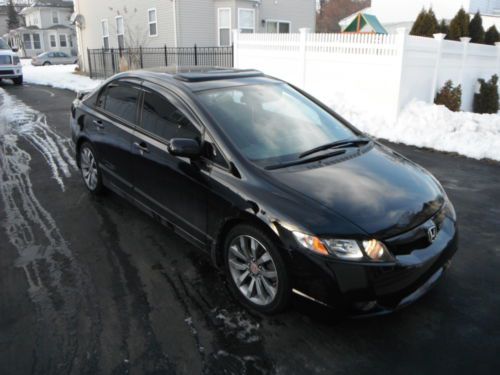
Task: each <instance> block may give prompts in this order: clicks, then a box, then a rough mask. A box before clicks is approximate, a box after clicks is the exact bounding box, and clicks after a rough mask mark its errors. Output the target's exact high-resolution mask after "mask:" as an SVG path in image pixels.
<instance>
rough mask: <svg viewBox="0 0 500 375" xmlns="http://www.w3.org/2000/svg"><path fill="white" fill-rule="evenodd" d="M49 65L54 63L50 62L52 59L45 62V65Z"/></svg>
mask: <svg viewBox="0 0 500 375" xmlns="http://www.w3.org/2000/svg"><path fill="white" fill-rule="evenodd" d="M47 65H52V64H51V63H50V61H45V62H44V63H43V66H47Z"/></svg>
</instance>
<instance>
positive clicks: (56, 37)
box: [9, 0, 77, 57]
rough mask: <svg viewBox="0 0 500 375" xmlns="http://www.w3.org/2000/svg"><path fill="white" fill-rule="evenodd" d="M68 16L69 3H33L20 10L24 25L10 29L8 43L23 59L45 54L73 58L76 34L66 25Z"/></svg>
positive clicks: (65, 0)
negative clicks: (64, 55) (64, 54)
mask: <svg viewBox="0 0 500 375" xmlns="http://www.w3.org/2000/svg"><path fill="white" fill-rule="evenodd" d="M72 13H73V2H72V1H71V0H35V1H34V2H33V3H32V4H31V5H30V6H28V7H25V8H24V9H23V10H22V11H21V16H22V17H23V18H24V20H25V25H26V26H23V27H20V28H18V29H16V30H11V31H10V32H9V41H10V43H11V45H13V46H15V47H17V48H19V54H20V55H21V56H24V57H33V56H36V55H38V54H40V53H42V52H47V51H60V52H65V53H67V54H70V55H76V53H77V46H76V32H75V27H74V25H73V24H72V23H71V22H70V18H71V14H72Z"/></svg>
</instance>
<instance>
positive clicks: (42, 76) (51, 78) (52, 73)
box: [23, 60, 102, 91]
mask: <svg viewBox="0 0 500 375" xmlns="http://www.w3.org/2000/svg"><path fill="white" fill-rule="evenodd" d="M76 67H77V65H49V66H33V65H31V61H30V60H23V76H24V82H26V83H32V84H35V85H45V86H52V87H55V88H58V89H68V90H73V91H88V90H93V89H95V88H96V87H97V86H98V85H99V84H100V83H101V82H102V81H100V80H95V79H90V78H89V77H87V76H84V75H79V74H75V68H76Z"/></svg>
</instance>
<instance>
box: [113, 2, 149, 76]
mask: <svg viewBox="0 0 500 375" xmlns="http://www.w3.org/2000/svg"><path fill="white" fill-rule="evenodd" d="M137 13H138V12H137V8H134V9H133V10H132V11H129V10H128V8H127V6H124V7H123V9H121V10H118V11H117V12H116V15H117V16H122V17H123V23H124V30H123V31H124V40H123V42H124V43H123V44H124V48H125V51H124V53H122V56H121V58H120V71H122V72H123V71H126V70H129V69H138V68H140V66H141V49H142V48H144V47H147V45H148V43H149V38H148V31H147V29H146V28H144V27H140V26H138V25H142V24H143V22H134V21H135V19H136V18H137V17H138V14H137ZM131 25H135V26H131ZM114 29H115V32H116V25H114Z"/></svg>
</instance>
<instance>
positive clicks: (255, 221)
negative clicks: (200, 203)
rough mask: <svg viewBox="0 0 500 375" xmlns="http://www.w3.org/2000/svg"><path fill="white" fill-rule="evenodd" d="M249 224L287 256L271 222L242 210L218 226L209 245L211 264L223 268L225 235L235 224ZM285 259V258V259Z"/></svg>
mask: <svg viewBox="0 0 500 375" xmlns="http://www.w3.org/2000/svg"><path fill="white" fill-rule="evenodd" d="M243 224H247V225H251V226H254V227H256V228H257V229H260V230H262V231H263V232H264V233H265V234H266V235H267V236H268V237H269V238H270V240H271V241H273V243H274V244H275V245H276V247H277V249H278V250H279V251H280V253H281V254H282V255H283V256H284V257H285V258H287V257H288V254H287V253H286V252H285V251H284V250H283V248H284V246H283V242H282V241H281V239H280V238H279V236H278V234H277V233H276V232H275V229H273V224H272V223H268V222H265V221H264V220H262V219H260V218H258V217H257V216H254V215H251V214H250V213H248V212H242V213H241V214H239V215H237V216H234V217H231V218H229V219H227V220H225V221H224V223H223V224H222V225H221V226H220V228H219V230H218V231H217V235H216V237H215V239H214V241H213V242H212V247H211V257H212V262H213V264H214V265H215V266H216V267H217V268H218V269H223V266H224V258H223V255H224V240H225V238H226V236H227V234H228V233H229V232H230V231H231V229H233V228H234V227H236V226H237V225H243ZM286 260H287V259H285V261H286Z"/></svg>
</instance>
